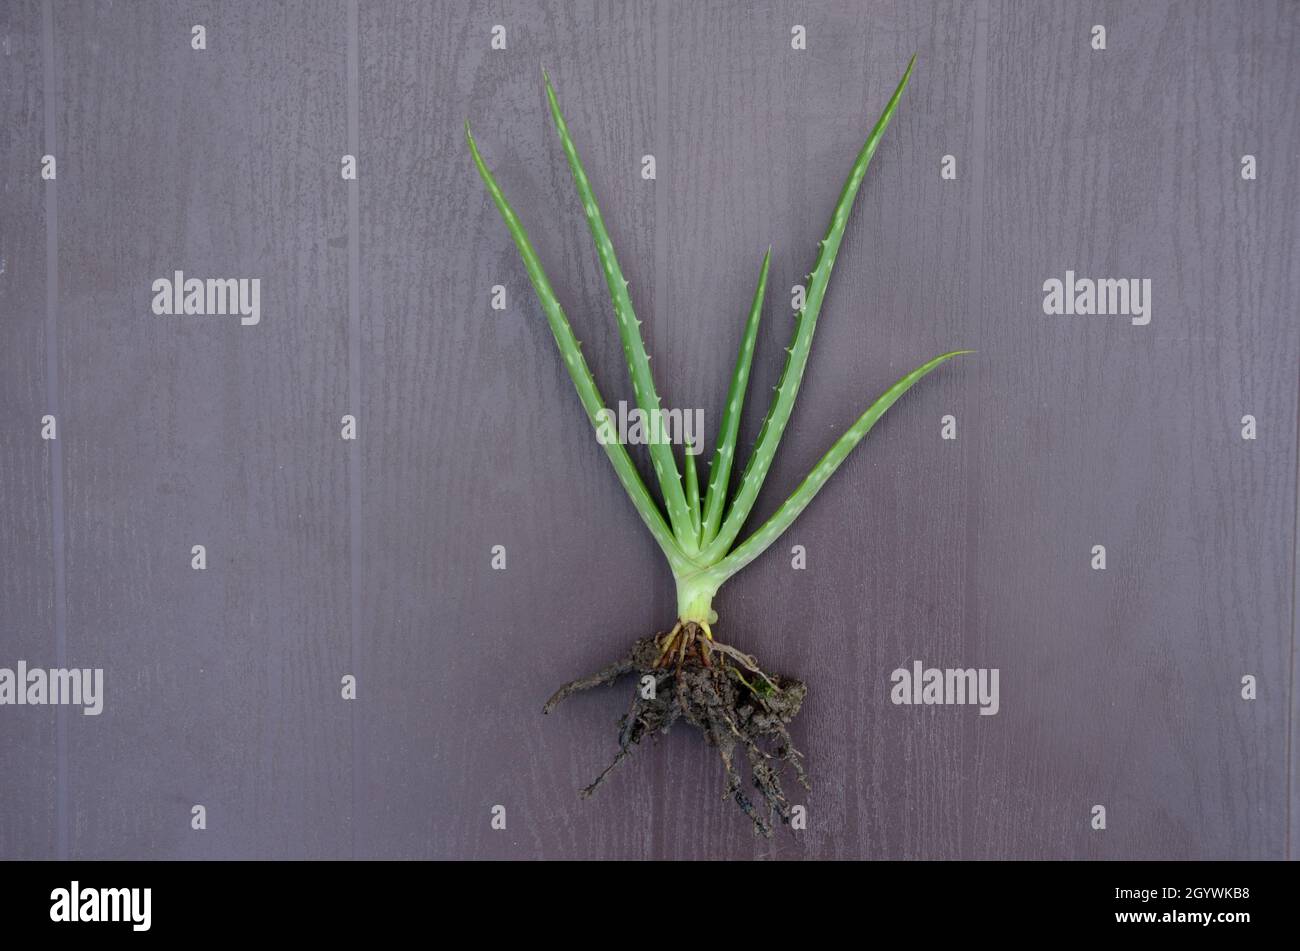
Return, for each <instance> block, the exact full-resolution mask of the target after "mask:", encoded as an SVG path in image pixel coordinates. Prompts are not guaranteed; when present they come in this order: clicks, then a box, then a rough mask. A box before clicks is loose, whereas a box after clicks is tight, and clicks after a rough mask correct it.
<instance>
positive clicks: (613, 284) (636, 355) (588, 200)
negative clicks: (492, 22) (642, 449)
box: [542, 70, 699, 552]
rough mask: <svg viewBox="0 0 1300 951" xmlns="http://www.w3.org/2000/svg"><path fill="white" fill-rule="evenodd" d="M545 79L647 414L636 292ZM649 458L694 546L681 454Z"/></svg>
mask: <svg viewBox="0 0 1300 951" xmlns="http://www.w3.org/2000/svg"><path fill="white" fill-rule="evenodd" d="M542 76H543V78H544V79H545V81H546V98H547V101H548V102H549V103H550V106H551V118H552V119H553V120H554V122H555V129H556V131H557V132H559V134H560V142H561V144H562V145H563V146H564V155H565V157H566V158H567V159H568V161H569V171H570V172H572V173H573V183H574V185H576V186H577V188H578V196H579V197H580V198H581V199H582V208H583V212H584V213H585V214H586V217H587V227H588V228H589V229H590V231H591V237H592V240H593V241H594V242H595V245H596V254H597V255H598V256H599V258H600V266H601V270H603V271H604V272H605V284H606V286H607V287H608V288H609V296H610V300H611V301H612V302H613V304H614V316H615V318H616V319H617V322H618V334H619V336H620V337H621V338H622V340H623V356H624V357H625V358H626V359H627V366H628V370H629V372H630V374H631V377H632V392H633V395H634V396H635V397H636V403H637V406H639V407H640V408H641V411H642V412H643V413H645V414H646V417H647V419H649V418H651V416H652V415H653V414H654V413H657V412H658V411H659V408H660V399H659V393H658V391H657V390H656V388H655V381H654V377H653V375H651V373H650V357H649V356H647V355H646V349H645V341H644V340H643V339H642V337H641V321H639V320H637V319H636V313H635V311H633V309H632V298H631V296H630V295H629V294H628V291H627V281H626V280H625V279H624V277H623V271H622V269H621V268H619V266H618V257H617V255H615V253H614V245H613V244H612V243H611V242H610V240H609V232H608V231H607V230H606V229H605V220H604V218H603V217H602V216H601V213H600V206H599V205H598V204H597V203H596V196H595V195H594V194H593V193H592V190H591V182H590V181H588V179H587V173H586V171H585V170H584V169H583V167H582V159H581V158H579V157H578V150H577V148H576V147H575V146H574V144H573V138H572V137H571V136H570V135H569V127H568V125H567V124H566V123H565V121H564V115H563V114H562V113H561V112H560V102H559V100H558V99H557V98H556V96H555V90H554V89H553V88H552V87H551V78H550V76H548V75H546V71H545V70H543V71H542ZM649 448H650V461H651V462H652V463H653V464H654V470H655V475H656V476H657V477H658V479H659V488H660V491H662V492H663V496H664V504H665V505H667V507H668V518H669V520H670V521H671V522H672V525H673V532H674V533H675V534H676V537H677V542H678V544H679V545H680V546H681V547H682V548H683V549H684V550H685V551H687V552H694V551H695V550H697V549H698V547H699V542H698V538H699V532H698V531H697V530H696V529H695V528H694V527H693V522H692V519H691V516H690V510H689V509H688V507H687V504H686V494H685V492H684V491H683V489H682V478H681V474H680V473H679V472H678V471H677V460H676V458H675V457H674V456H673V450H672V446H671V445H670V444H669V443H668V442H666V441H654V440H652V441H651V443H650V447H649Z"/></svg>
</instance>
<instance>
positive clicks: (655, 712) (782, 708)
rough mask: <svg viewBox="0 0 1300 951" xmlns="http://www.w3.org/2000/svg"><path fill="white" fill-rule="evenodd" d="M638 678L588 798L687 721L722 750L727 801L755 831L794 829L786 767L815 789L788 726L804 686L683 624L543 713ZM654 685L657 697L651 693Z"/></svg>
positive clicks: (642, 644) (562, 695)
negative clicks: (651, 742)
mask: <svg viewBox="0 0 1300 951" xmlns="http://www.w3.org/2000/svg"><path fill="white" fill-rule="evenodd" d="M633 673H634V674H637V675H638V676H637V683H636V687H635V689H634V690H633V693H632V704H631V707H630V708H629V709H628V711H627V713H626V714H624V715H623V717H622V718H621V719H620V720H619V724H618V726H619V729H618V753H617V754H616V755H615V757H614V761H613V762H612V763H610V764H609V766H607V767H606V768H605V769H604V770H603V771H602V772H601V774H600V775H599V776H597V777H596V779H595V781H594V782H592V784H591V785H590V786H588V787H586V788H585V789H584V790H582V796H583V798H586V797H588V796H590V795H591V794H592V793H594V792H595V791H596V790H597V788H599V787H600V785H601V783H603V782H604V781H605V779H606V777H607V776H608V775H609V773H610V772H611V771H612V770H613V769H614V767H615V766H617V765H618V764H619V763H621V762H622V761H623V760H624V759H626V758H627V757H628V756H630V755H631V753H632V750H633V747H635V746H636V745H637V744H638V743H640V742H641V740H643V739H644V738H646V737H656V736H659V735H660V734H663V733H667V732H668V730H669V728H670V727H671V726H672V725H673V724H674V723H676V722H677V720H679V719H684V720H685V721H686V722H687V723H690V724H691V725H692V726H694V727H696V728H697V729H698V730H699V731H700V732H701V733H703V734H704V738H705V739H706V740H707V741H708V742H709V743H710V744H711V745H712V746H714V747H715V748H716V749H717V750H718V755H719V756H720V757H721V759H722V765H723V767H724V768H725V770H726V774H727V788H726V792H725V793H724V794H723V798H732V799H734V800H735V802H736V805H738V806H740V808H741V809H742V810H743V811H744V813H745V815H747V816H748V817H749V818H750V821H752V822H753V823H754V830H755V832H757V833H759V834H762V835H764V836H771V834H772V824H773V819H774V817H775V818H779V819H780V820H781V821H782V822H785V823H787V824H788V823H789V821H790V812H791V809H790V803H789V801H788V800H787V799H786V797H785V793H784V792H783V791H782V789H781V774H782V773H783V772H784V770H785V767H789V768H790V770H791V771H793V773H794V775H795V777H796V778H797V779H798V781H799V782H800V783H801V784H802V785H803V786H804V788H805V789H810V788H811V787H810V786H809V784H808V777H807V774H806V773H805V772H804V768H803V762H802V761H803V754H802V753H800V752H799V751H798V750H797V749H795V747H794V744H793V743H792V742H791V741H790V734H789V732H788V731H787V730H786V724H788V723H789V722H790V721H791V720H793V719H794V717H795V715H796V714H798V712H799V708H800V707H801V706H802V705H803V700H804V697H805V695H806V694H807V692H808V688H807V686H806V685H805V684H804V683H803V682H801V681H798V680H793V679H789V678H784V677H777V676H774V675H772V674H767V673H764V672H763V671H762V670H761V669H760V668H759V666H758V661H757V660H756V659H755V658H753V657H751V656H749V655H748V654H744V653H742V652H740V651H738V650H736V649H735V648H734V647H729V646H728V645H726V644H721V643H719V642H717V641H715V640H713V639H712V638H711V637H710V636H709V635H708V633H706V631H705V630H704V629H703V628H702V627H700V626H699V625H697V624H693V623H689V622H688V623H686V624H679V625H677V627H675V628H673V630H672V631H671V632H669V633H667V634H657V635H655V636H653V637H644V638H641V639H640V640H638V641H637V642H636V643H635V644H633V645H632V649H631V651H630V652H629V653H628V655H627V656H626V657H624V658H622V659H621V660H618V661H616V662H615V663H613V664H610V665H609V666H608V667H606V668H604V669H603V670H600V671H597V672H596V673H594V674H592V675H591V676H590V677H583V678H581V679H578V680H574V681H571V682H569V683H567V684H565V685H564V686H563V687H561V688H560V689H559V690H557V691H556V692H555V694H554V695H553V696H552V697H551V699H550V700H548V701H547V702H546V706H545V707H544V708H543V709H542V712H543V713H550V712H551V711H552V710H553V709H555V707H556V705H557V704H559V703H560V702H561V701H562V700H564V699H566V698H567V697H569V696H571V695H573V694H575V693H578V692H580V691H583V690H590V689H591V688H593V687H599V686H603V685H605V684H612V683H614V682H615V681H616V680H618V679H619V678H620V677H622V676H623V675H625V674H633ZM651 683H653V685H654V689H653V690H651V689H650V685H651ZM737 748H739V749H740V750H742V751H743V752H744V754H745V757H746V759H747V760H748V761H749V768H750V773H751V776H752V778H753V785H754V788H755V789H757V790H758V793H759V796H758V797H757V799H758V801H757V804H756V803H755V800H754V799H751V798H750V796H749V795H748V794H746V792H745V790H744V789H743V783H742V782H741V777H740V772H739V770H737V768H736V761H735V760H736V750H737Z"/></svg>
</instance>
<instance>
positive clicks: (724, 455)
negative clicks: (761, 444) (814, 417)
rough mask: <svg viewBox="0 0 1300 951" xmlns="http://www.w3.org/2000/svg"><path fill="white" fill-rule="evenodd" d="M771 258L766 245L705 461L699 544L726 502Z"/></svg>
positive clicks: (713, 530) (713, 531)
mask: <svg viewBox="0 0 1300 951" xmlns="http://www.w3.org/2000/svg"><path fill="white" fill-rule="evenodd" d="M771 261H772V249H771V248H770V247H769V248H768V249H767V253H766V254H764V255H763V266H762V267H761V268H759V271H758V287H757V288H755V290H754V300H753V302H752V303H751V304H750V305H749V318H748V319H747V320H746V321H745V332H744V334H742V335H741V338H740V350H739V352H737V354H736V367H735V369H734V370H733V371H732V373H731V386H730V387H729V388H728V390H727V405H726V406H725V407H724V408H723V410H722V424H721V425H720V426H719V427H718V443H717V446H715V447H714V450H713V461H712V462H711V463H710V464H709V487H708V489H707V490H706V492H705V494H704V520H703V522H702V523H701V528H700V544H701V545H708V544H709V542H711V541H713V539H714V537H715V536H716V535H717V534H718V528H719V527H720V526H721V524H722V511H723V507H724V506H725V505H726V504H727V489H728V487H729V485H730V482H731V467H732V464H733V463H734V462H735V459H736V435H737V433H739V432H740V414H741V410H742V408H743V407H744V405H745V392H746V390H747V389H748V388H749V371H750V368H751V367H752V366H753V365H754V347H755V344H756V343H757V340H758V324H759V322H760V320H761V319H762V316H763V297H764V295H765V294H766V292H767V268H768V265H769V264H770V263H771Z"/></svg>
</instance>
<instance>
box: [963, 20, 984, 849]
mask: <svg viewBox="0 0 1300 951" xmlns="http://www.w3.org/2000/svg"><path fill="white" fill-rule="evenodd" d="M988 25H989V7H988V0H980V2H979V5H978V6H977V7H976V8H975V43H974V54H973V57H972V60H971V203H970V258H969V262H970V263H969V266H970V280H969V281H968V286H969V287H970V289H971V297H972V304H973V306H972V308H971V312H972V313H974V314H975V315H976V335H977V336H982V334H980V331H982V330H983V327H984V173H985V162H984V150H985V147H986V144H987V136H986V134H985V131H986V130H985V124H986V122H987V113H988V103H987V99H988ZM976 379H978V377H976ZM968 396H969V388H968ZM975 396H976V398H975V399H969V398H968V399H967V400H966V403H965V405H966V407H967V409H966V410H965V412H967V413H969V414H974V413H977V412H978V407H979V405H980V400H979V398H978V397H979V393H978V390H976V393H975ZM965 429H966V431H967V432H968V433H972V434H973V435H974V438H973V439H971V441H970V442H969V443H967V445H968V447H969V449H968V455H967V458H966V500H965V507H966V548H965V553H964V558H965V564H964V565H963V566H962V570H963V571H964V572H965V584H964V590H963V592H962V618H961V625H962V651H963V655H964V656H965V657H966V658H967V660H968V662H969V658H970V657H971V656H972V654H973V648H977V647H978V646H979V645H978V633H979V632H978V630H972V625H975V626H976V627H977V626H978V623H979V590H978V587H979V518H978V512H977V509H978V506H979V500H980V497H981V496H980V488H981V486H980V481H981V480H980V475H981V472H980V440H981V439H982V438H983V435H982V430H981V429H980V427H979V426H976V425H972V424H971V421H969V420H968V421H967V423H966V425H965ZM981 663H983V657H982V655H981ZM977 725H978V724H976V723H975V722H974V721H970V722H968V723H967V724H966V731H965V733H966V736H967V737H968V738H969V739H970V741H971V743H973V744H976V745H977V744H978V738H977V737H978V733H977V732H976V730H975V727H976V726H977ZM970 755H971V753H970V749H969V744H963V749H962V753H961V758H962V760H963V763H962V775H963V776H969V775H971V770H970V768H969V766H968V764H967V763H966V762H965V760H966V759H967V757H968V756H970ZM977 785H978V784H976V786H977ZM967 788H968V789H970V788H974V787H967ZM960 801H961V803H962V812H963V817H962V818H963V821H961V822H959V823H958V824H957V829H958V831H957V837H958V838H957V856H956V857H958V858H963V859H969V858H971V856H970V855H969V854H968V853H967V842H966V841H965V840H966V837H967V830H968V828H969V825H970V822H969V819H970V817H969V816H967V815H965V813H966V808H967V799H966V797H965V796H964V795H963V796H962V797H960Z"/></svg>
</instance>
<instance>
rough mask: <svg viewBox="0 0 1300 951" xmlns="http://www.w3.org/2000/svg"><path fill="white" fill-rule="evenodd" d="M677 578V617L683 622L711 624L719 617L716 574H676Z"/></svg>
mask: <svg viewBox="0 0 1300 951" xmlns="http://www.w3.org/2000/svg"><path fill="white" fill-rule="evenodd" d="M675 577H676V579H677V619H678V620H679V621H681V622H683V623H685V622H687V621H694V622H695V623H696V624H704V625H709V624H712V623H713V622H714V621H716V620H717V619H718V613H717V612H716V611H714V610H713V598H714V596H715V595H716V594H717V593H718V582H717V579H716V576H715V575H713V574H711V573H707V572H693V573H691V574H689V575H675Z"/></svg>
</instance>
